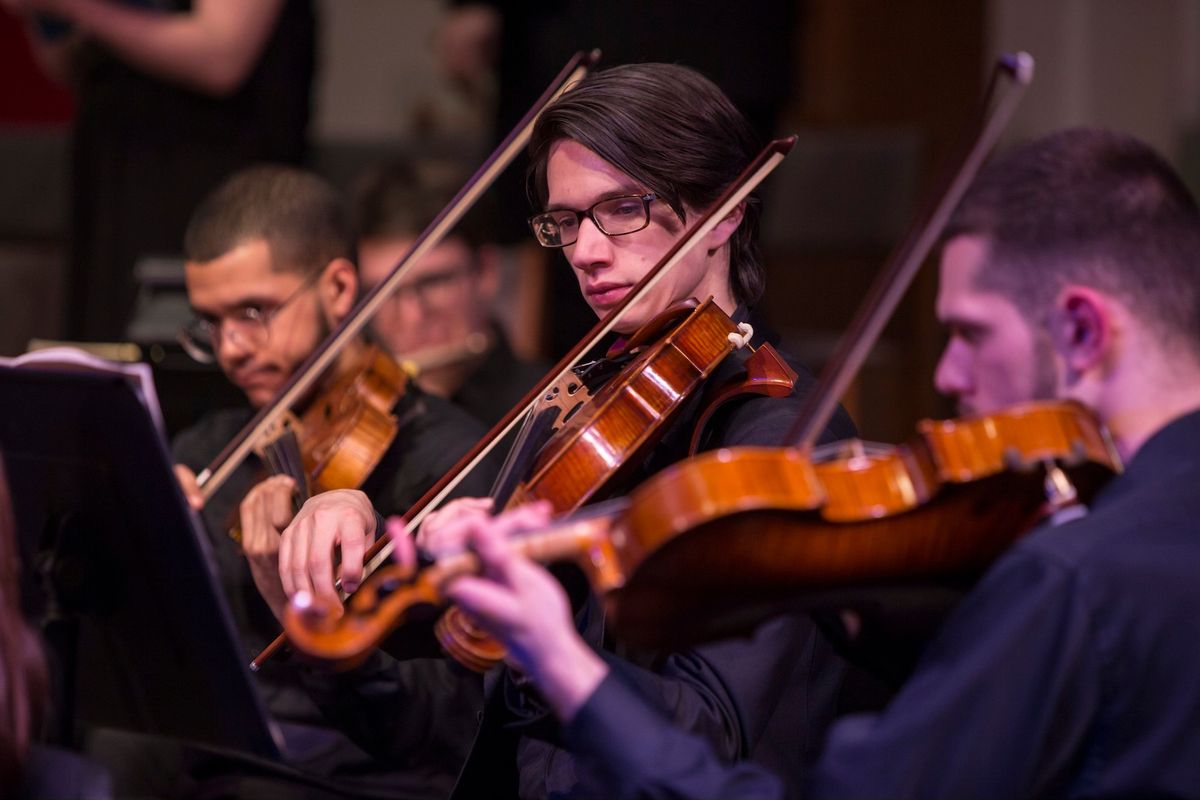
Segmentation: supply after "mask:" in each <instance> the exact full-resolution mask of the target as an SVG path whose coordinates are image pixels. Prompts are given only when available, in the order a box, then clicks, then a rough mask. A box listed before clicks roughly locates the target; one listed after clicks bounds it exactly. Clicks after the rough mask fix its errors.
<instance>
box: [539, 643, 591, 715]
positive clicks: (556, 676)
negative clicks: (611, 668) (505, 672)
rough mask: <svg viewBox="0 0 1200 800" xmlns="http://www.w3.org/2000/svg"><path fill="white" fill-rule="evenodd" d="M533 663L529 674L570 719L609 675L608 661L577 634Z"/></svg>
mask: <svg viewBox="0 0 1200 800" xmlns="http://www.w3.org/2000/svg"><path fill="white" fill-rule="evenodd" d="M531 667H532V669H530V670H529V677H530V678H531V679H532V680H533V683H534V685H536V686H537V687H538V691H539V692H540V693H541V695H542V697H543V698H544V699H545V700H546V702H547V703H549V705H550V707H551V708H552V709H553V710H554V713H555V714H556V715H557V716H558V718H559V719H561V720H562V721H563V722H570V721H571V719H572V718H573V717H574V716H575V714H576V713H577V712H578V711H579V709H580V708H582V707H583V704H584V703H586V702H587V700H588V698H589V697H591V696H592V694H593V693H594V692H595V691H596V687H597V686H599V685H600V683H601V681H603V680H604V678H605V677H606V676H607V675H608V665H607V664H605V663H604V660H603V659H602V658H600V656H599V655H597V654H596V653H595V651H593V650H592V649H591V648H590V647H588V646H587V644H586V643H585V642H584V641H583V640H582V639H580V638H579V637H578V636H572V637H570V638H569V639H567V640H565V641H563V642H562V643H561V644H560V647H559V648H558V649H557V650H556V651H555V652H554V653H550V654H547V656H546V657H544V658H541V659H539V663H537V664H535V665H531Z"/></svg>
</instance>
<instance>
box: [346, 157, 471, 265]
mask: <svg viewBox="0 0 1200 800" xmlns="http://www.w3.org/2000/svg"><path fill="white" fill-rule="evenodd" d="M465 177H466V176H463V175H461V174H460V173H459V172H458V171H452V170H451V171H444V174H443V176H442V177H441V179H440V180H434V179H432V178H430V177H422V176H421V175H420V174H419V173H418V170H417V169H415V168H414V167H413V165H412V164H410V163H408V162H407V161H399V160H396V161H384V162H380V163H378V164H374V165H372V166H370V167H368V168H367V169H366V170H364V171H363V172H362V173H360V174H359V175H358V176H357V177H356V178H355V179H354V181H353V183H352V185H351V189H350V212H351V218H352V221H353V223H354V230H355V232H356V233H357V234H358V236H359V238H360V239H373V238H383V237H406V238H407V237H415V236H417V235H419V234H420V233H421V232H422V231H424V230H425V229H426V228H428V227H429V226H430V225H431V224H432V223H433V221H434V219H436V218H437V215H438V214H439V213H441V211H442V209H443V208H444V207H445V206H446V204H447V203H448V202H449V201H450V198H451V197H453V196H454V192H453V190H452V189H451V188H450V187H451V186H454V187H455V188H457V184H458V183H460V180H459V179H460V178H462V179H463V180H462V181H461V182H465ZM479 224H480V221H479V219H478V213H477V212H476V211H475V210H474V209H473V210H471V211H468V212H467V213H466V215H465V216H464V217H463V219H462V220H461V221H460V222H459V223H458V225H456V226H455V228H454V229H453V230H452V231H451V232H450V236H451V237H456V238H459V239H462V240H463V241H465V242H466V244H467V245H468V246H469V247H472V248H474V247H477V246H479V244H480V243H481V236H480V229H479Z"/></svg>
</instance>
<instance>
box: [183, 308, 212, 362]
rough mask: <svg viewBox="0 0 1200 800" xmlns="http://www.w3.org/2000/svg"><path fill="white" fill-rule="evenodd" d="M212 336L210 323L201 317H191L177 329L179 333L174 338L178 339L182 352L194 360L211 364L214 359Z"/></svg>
mask: <svg viewBox="0 0 1200 800" xmlns="http://www.w3.org/2000/svg"><path fill="white" fill-rule="evenodd" d="M212 337H213V327H212V324H211V323H208V322H205V321H204V320H202V319H193V320H192V321H191V322H189V323H188V324H187V325H185V326H183V327H182V328H180V329H179V333H178V335H177V336H176V337H175V338H176V339H177V340H178V341H179V346H180V347H182V348H183V352H185V353H187V354H188V356H190V357H191V358H192V359H193V360H194V361H199V362H200V363H201V364H211V363H213V361H215V360H216V357H215V355H214V350H213V339H212Z"/></svg>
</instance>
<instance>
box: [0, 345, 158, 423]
mask: <svg viewBox="0 0 1200 800" xmlns="http://www.w3.org/2000/svg"><path fill="white" fill-rule="evenodd" d="M0 366H4V367H18V368H20V367H23V368H27V369H42V370H62V371H71V372H92V373H97V374H101V375H121V376H123V377H124V378H125V379H126V380H127V381H128V382H129V385H130V386H131V387H133V392H134V394H135V395H137V398H138V401H139V402H141V404H142V405H143V406H145V407H146V410H147V411H148V412H149V413H150V419H151V420H152V421H153V422H154V429H155V430H156V431H157V432H158V436H159V438H160V439H161V440H162V442H163V444H164V446H165V445H166V444H167V427H166V425H165V424H164V423H163V415H162V408H161V407H160V406H159V403H158V392H157V390H155V388H154V375H153V373H151V371H150V365H149V364H146V363H144V362H140V361H139V362H120V361H109V360H108V359H104V358H100V357H99V356H95V355H92V354H91V353H88V352H86V351H84V350H80V349H79V348H77V347H48V348H46V349H44V350H34V351H32V352H29V353H23V354H21V355H19V356H16V357H14V358H6V357H2V356H0Z"/></svg>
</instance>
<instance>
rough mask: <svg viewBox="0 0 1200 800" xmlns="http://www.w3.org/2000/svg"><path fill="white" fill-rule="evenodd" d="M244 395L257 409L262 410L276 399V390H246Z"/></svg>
mask: <svg viewBox="0 0 1200 800" xmlns="http://www.w3.org/2000/svg"><path fill="white" fill-rule="evenodd" d="M244 393H245V395H246V399H247V400H249V401H250V405H251V406H253V407H254V408H255V409H259V408H262V407H263V406H265V405H267V404H268V403H270V402H271V400H273V399H274V398H275V390H274V389H246V390H244Z"/></svg>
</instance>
